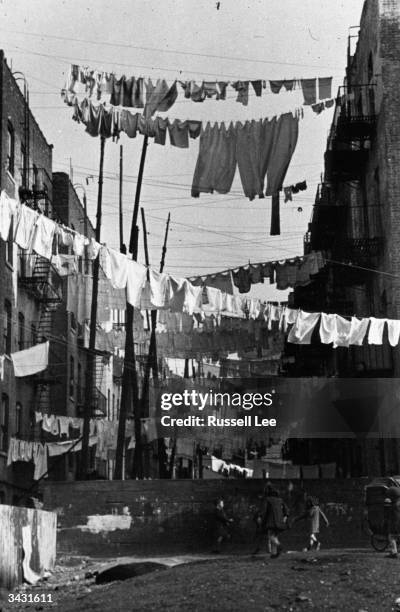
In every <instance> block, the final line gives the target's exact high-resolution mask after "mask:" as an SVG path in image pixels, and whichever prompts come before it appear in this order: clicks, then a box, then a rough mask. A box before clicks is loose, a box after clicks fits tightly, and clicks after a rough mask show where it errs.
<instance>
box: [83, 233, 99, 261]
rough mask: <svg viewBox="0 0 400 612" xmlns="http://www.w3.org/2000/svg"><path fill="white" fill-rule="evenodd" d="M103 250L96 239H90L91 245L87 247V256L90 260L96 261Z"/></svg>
mask: <svg viewBox="0 0 400 612" xmlns="http://www.w3.org/2000/svg"><path fill="white" fill-rule="evenodd" d="M100 249H101V244H100V243H98V242H96V240H95V239H94V238H90V242H89V244H88V245H87V246H86V255H87V258H88V259H90V260H93V259H96V257H97V256H98V254H99V251H100Z"/></svg>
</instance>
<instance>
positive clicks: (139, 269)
mask: <svg viewBox="0 0 400 612" xmlns="http://www.w3.org/2000/svg"><path fill="white" fill-rule="evenodd" d="M146 276H147V268H146V267H145V266H143V265H142V264H139V263H137V262H136V261H133V259H132V260H128V274H127V283H126V299H127V300H128V302H129V304H131V305H132V306H134V307H135V308H137V307H139V306H140V296H141V294H142V289H143V287H144V284H145V282H146Z"/></svg>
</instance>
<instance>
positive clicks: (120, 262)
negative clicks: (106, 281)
mask: <svg viewBox="0 0 400 612" xmlns="http://www.w3.org/2000/svg"><path fill="white" fill-rule="evenodd" d="M107 251H108V256H109V265H110V282H111V285H112V286H113V287H114V288H115V289H125V287H126V283H127V279H128V263H129V259H128V258H127V256H126V255H125V254H124V253H119V252H118V251H115V250H114V249H107Z"/></svg>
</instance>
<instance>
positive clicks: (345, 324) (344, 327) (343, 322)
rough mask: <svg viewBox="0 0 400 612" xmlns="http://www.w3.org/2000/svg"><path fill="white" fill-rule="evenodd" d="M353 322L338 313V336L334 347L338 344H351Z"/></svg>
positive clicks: (346, 345) (345, 345)
mask: <svg viewBox="0 0 400 612" xmlns="http://www.w3.org/2000/svg"><path fill="white" fill-rule="evenodd" d="M350 332H351V322H350V321H347V319H344V318H343V317H340V316H339V315H336V338H335V340H334V342H333V348H337V347H338V346H344V347H348V346H349V344H350Z"/></svg>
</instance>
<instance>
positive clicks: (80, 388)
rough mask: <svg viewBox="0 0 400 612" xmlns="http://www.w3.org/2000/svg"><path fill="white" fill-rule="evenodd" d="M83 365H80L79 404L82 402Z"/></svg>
mask: <svg viewBox="0 0 400 612" xmlns="http://www.w3.org/2000/svg"><path fill="white" fill-rule="evenodd" d="M82 395H83V394H82V365H81V364H80V363H78V402H79V403H81V402H82Z"/></svg>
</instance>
